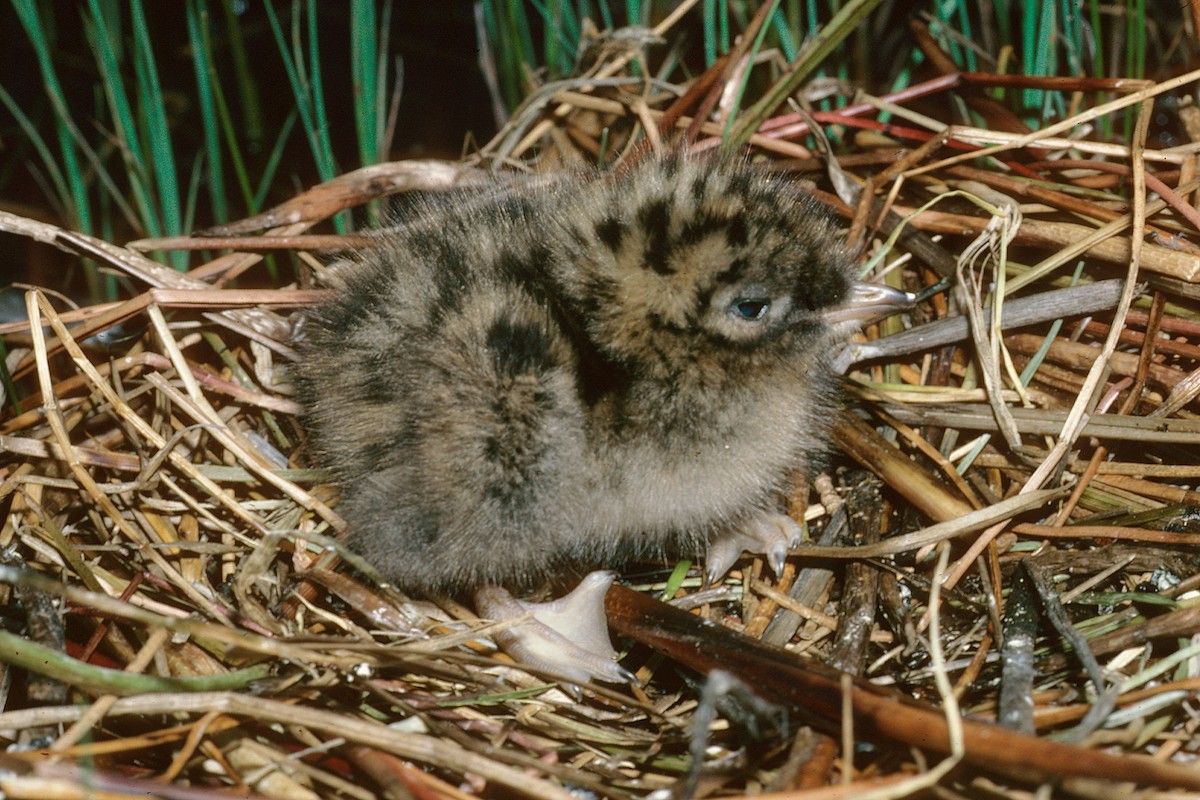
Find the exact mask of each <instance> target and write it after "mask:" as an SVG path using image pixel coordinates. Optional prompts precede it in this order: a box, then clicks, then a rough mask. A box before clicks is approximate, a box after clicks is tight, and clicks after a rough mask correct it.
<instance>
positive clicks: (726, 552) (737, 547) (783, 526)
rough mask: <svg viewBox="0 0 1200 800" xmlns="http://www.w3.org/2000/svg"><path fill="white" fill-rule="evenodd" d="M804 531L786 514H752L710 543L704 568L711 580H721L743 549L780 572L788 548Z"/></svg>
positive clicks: (796, 542) (793, 545) (798, 540)
mask: <svg viewBox="0 0 1200 800" xmlns="http://www.w3.org/2000/svg"><path fill="white" fill-rule="evenodd" d="M802 532H803V531H802V530H801V528H800V526H799V525H798V524H796V521H795V520H794V519H792V518H791V517H789V516H787V515H786V514H768V513H763V514H759V515H757V516H754V517H751V518H750V519H748V520H746V521H745V522H743V523H742V524H741V525H739V526H737V527H736V528H733V529H731V530H729V531H727V532H726V533H724V534H722V535H720V536H718V537H716V538H715V539H713V540H712V541H711V542H709V544H708V554H707V556H706V557H705V570H704V571H705V575H706V576H707V577H708V582H709V583H716V582H717V581H718V580H720V578H721V576H723V575H724V574H725V573H726V572H728V571H729V568H730V567H732V566H733V563H734V562H735V561H737V560H738V558H739V557H740V556H741V555H742V553H743V552H750V553H754V554H756V555H761V556H764V557H765V558H766V559H767V564H768V565H769V566H770V567H771V570H772V571H773V572H774V573H775V575H776V576H778V575H780V574H781V573H782V572H783V561H784V559H786V558H787V554H788V550H790V549H792V548H793V547H795V546H796V545H797V544H799V543H800V535H801V533H802Z"/></svg>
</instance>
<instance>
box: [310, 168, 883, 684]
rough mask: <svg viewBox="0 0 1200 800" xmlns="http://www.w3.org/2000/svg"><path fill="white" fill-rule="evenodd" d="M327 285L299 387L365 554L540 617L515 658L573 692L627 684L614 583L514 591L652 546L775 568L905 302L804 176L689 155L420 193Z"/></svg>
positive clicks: (394, 571)
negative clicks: (847, 403) (844, 362)
mask: <svg viewBox="0 0 1200 800" xmlns="http://www.w3.org/2000/svg"><path fill="white" fill-rule="evenodd" d="M332 273H333V274H332V275H331V283H333V284H334V288H335V289H336V293H335V298H334V299H333V300H332V301H331V302H330V303H328V304H327V305H325V306H324V307H323V308H320V309H319V310H317V311H316V312H315V313H314V314H313V315H312V316H311V318H310V319H309V320H308V321H307V322H306V330H305V334H304V336H303V339H302V341H301V342H300V343H299V347H300V350H301V355H302V358H301V360H300V361H299V363H298V364H297V366H296V377H297V383H298V386H299V389H300V395H301V399H302V401H303V403H304V405H305V406H306V409H307V415H306V423H307V426H308V428H309V430H310V431H311V435H312V440H313V444H314V452H315V453H316V454H317V456H318V459H319V460H320V461H321V462H323V463H324V464H325V465H326V466H327V467H329V468H330V469H331V470H332V472H333V474H334V475H335V477H336V479H337V481H338V482H339V483H340V485H341V488H342V498H341V505H340V511H341V512H342V514H343V516H344V517H345V519H346V520H347V522H348V523H349V526H350V537H351V538H350V543H351V546H352V547H353V548H354V549H355V550H356V551H358V552H359V553H361V554H362V555H363V556H364V557H365V558H366V559H367V560H368V561H369V562H371V563H372V564H373V565H375V566H376V567H377V568H378V569H379V570H380V571H381V572H382V573H383V574H384V575H386V576H388V577H389V578H391V579H392V580H394V581H395V582H396V584H397V585H398V586H399V587H401V588H403V589H405V590H410V591H415V592H449V593H461V592H467V591H471V592H476V593H477V595H476V596H477V599H478V602H479V604H480V605H481V612H483V613H486V614H487V615H489V616H521V615H523V614H525V613H526V611H528V610H532V611H533V616H534V617H535V618H537V619H538V620H540V622H541V623H544V624H545V626H547V627H543V625H541V624H536V623H534V624H522V625H519V626H517V627H515V628H512V629H510V631H509V632H508V634H507V635H506V636H505V637H504V638H503V639H502V641H501V643H502V644H503V645H505V646H506V647H508V648H509V649H510V650H511V651H512V652H514V654H515V655H516V656H517V657H518V658H519V659H521V660H524V661H527V662H529V663H532V664H534V665H537V666H543V667H548V668H550V669H552V670H554V671H556V672H558V673H560V674H563V675H565V676H567V677H568V678H570V679H572V680H574V681H576V682H583V681H585V680H586V679H588V678H590V677H598V678H602V679H605V680H626V679H629V677H630V676H629V675H628V673H626V672H625V671H624V670H623V669H622V668H621V667H619V666H618V665H617V664H616V662H615V653H613V651H612V647H611V645H610V644H609V642H608V637H607V630H606V628H605V627H604V617H603V604H602V599H603V594H604V591H605V590H606V589H607V587H608V585H609V583H610V582H611V580H612V576H611V574H610V573H598V574H594V575H592V576H589V578H587V579H585V580H584V582H583V583H582V584H581V588H580V589H579V590H578V591H577V592H576V593H574V594H572V595H570V596H568V597H567V598H564V599H563V600H559V601H556V602H555V603H552V604H546V605H538V604H526V603H523V602H521V601H517V600H514V599H513V598H512V596H511V595H510V594H509V593H508V591H507V590H521V589H525V588H528V587H530V586H532V585H534V584H535V583H536V582H539V581H542V580H544V579H546V578H549V577H553V576H557V575H562V574H564V573H566V574H571V573H572V572H574V571H577V570H580V569H595V568H598V567H610V566H616V565H619V564H620V563H622V562H624V561H626V560H628V559H630V558H633V557H639V556H654V555H668V554H682V555H694V554H699V553H708V555H709V562H708V573H709V575H710V577H719V575H720V574H723V573H724V571H725V570H726V569H727V568H728V567H729V565H730V564H731V563H732V561H733V560H734V559H735V558H736V557H737V556H738V555H740V553H741V552H742V550H743V549H752V550H756V551H759V552H763V553H765V554H766V556H767V559H768V562H769V563H770V565H771V566H772V567H773V568H774V569H775V570H776V571H778V570H779V569H780V568H781V567H782V564H783V559H784V557H785V556H786V553H787V549H788V547H789V546H791V545H792V544H793V543H794V540H795V538H796V536H797V534H798V533H799V528H798V526H797V525H796V523H795V522H793V521H792V520H791V519H789V518H788V517H786V516H784V515H783V514H781V513H780V511H779V502H780V497H781V494H782V493H783V492H784V491H785V490H786V488H787V487H788V485H789V482H790V480H791V477H792V476H793V475H794V474H795V473H796V472H797V470H802V469H804V468H805V466H806V465H807V464H808V463H809V461H810V459H811V458H812V457H814V456H815V455H818V454H820V453H821V452H822V451H823V450H825V449H826V447H827V430H828V428H829V420H830V417H831V414H832V412H833V409H834V407H835V404H836V402H837V392H836V384H837V379H836V377H835V375H834V374H833V372H832V370H831V369H830V363H831V361H832V359H833V357H834V356H835V355H836V353H837V351H838V350H839V349H840V347H841V345H842V343H843V342H844V340H845V338H846V337H847V336H848V334H849V333H850V331H852V330H853V329H854V327H855V326H856V325H857V322H856V320H857V319H858V318H860V317H862V316H864V315H868V314H871V315H877V314H873V312H874V311H876V310H878V309H881V308H882V309H884V310H887V309H889V308H895V307H897V306H899V305H902V304H903V298H901V297H899V295H898V293H891V294H889V293H888V291H887V290H881V289H879V288H877V287H865V286H863V285H861V284H855V283H854V282H853V280H852V277H851V268H850V261H849V259H848V257H847V255H846V254H845V253H844V252H843V248H842V246H841V238H840V235H839V233H838V232H837V230H836V229H834V228H833V227H832V226H831V225H830V223H829V221H828V220H827V219H826V217H825V215H824V214H823V213H822V212H821V211H820V210H819V209H818V208H816V207H815V206H814V204H813V202H812V201H811V200H810V199H809V198H808V197H806V196H805V194H804V193H803V192H802V191H800V190H799V189H798V188H797V186H796V185H795V184H794V183H793V182H791V181H789V180H787V179H785V178H784V177H781V176H778V175H775V174H772V173H769V172H766V171H763V170H760V169H758V168H755V167H753V166H750V165H748V164H746V163H744V162H741V161H727V160H708V161H705V160H700V159H698V158H694V157H684V156H670V157H663V158H655V159H650V160H646V161H644V162H642V163H639V164H637V165H635V166H632V167H629V168H627V169H625V170H624V171H621V172H618V173H616V174H612V175H599V174H585V175H573V176H567V177H564V178H561V179H559V180H556V181H555V182H553V183H550V184H542V185H539V186H537V187H525V188H516V189H505V188H501V187H496V188H494V189H491V190H488V191H484V192H483V193H482V194H481V193H480V191H479V190H478V189H476V190H474V191H473V192H472V191H464V192H460V193H451V194H448V195H443V196H439V197H436V198H433V199H427V200H423V201H419V202H418V204H417V207H416V208H415V209H412V210H410V212H409V213H408V214H406V217H405V219H404V221H403V224H402V225H400V226H398V227H395V228H393V229H388V230H387V231H385V232H383V234H382V235H381V242H380V244H379V246H377V247H375V248H372V249H369V250H366V251H363V252H362V253H361V254H359V256H358V257H357V258H356V259H354V260H352V261H350V262H346V263H343V264H341V265H339V266H338V268H337V269H335V270H332ZM584 620H590V623H588V624H585V623H584V622H583V621H584Z"/></svg>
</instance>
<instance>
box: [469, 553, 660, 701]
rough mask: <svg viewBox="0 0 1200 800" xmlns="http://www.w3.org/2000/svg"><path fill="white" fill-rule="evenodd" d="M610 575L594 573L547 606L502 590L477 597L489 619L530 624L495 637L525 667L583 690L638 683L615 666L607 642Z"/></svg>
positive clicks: (494, 589) (486, 588) (487, 588)
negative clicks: (596, 683)
mask: <svg viewBox="0 0 1200 800" xmlns="http://www.w3.org/2000/svg"><path fill="white" fill-rule="evenodd" d="M613 578H614V575H613V573H611V572H593V573H591V574H589V575H588V576H587V577H585V578H584V579H583V580H582V581H581V582H580V584H579V585H578V586H576V587H575V589H574V590H573V591H571V593H570V594H567V595H565V596H563V597H560V598H558V599H557V600H552V601H550V602H548V603H531V602H528V601H525V600H517V599H516V598H514V597H513V596H512V595H511V594H509V593H508V592H507V591H506V590H504V589H502V588H500V587H499V586H484V587H482V588H480V589H479V590H478V591H476V593H475V603H476V606H477V610H478V612H479V613H480V614H481V615H482V616H485V617H488V618H491V619H497V620H500V619H515V618H517V617H520V616H524V615H525V614H532V615H533V619H531V620H526V621H525V622H522V623H520V624H518V625H515V626H513V627H511V628H509V629H508V630H505V631H503V632H501V633H498V634H497V635H496V643H497V644H498V645H500V647H502V648H503V649H504V650H505V652H507V653H508V654H509V655H511V656H512V657H513V658H514V659H516V660H517V661H518V662H520V663H522V664H526V665H528V666H531V667H535V668H538V669H544V670H546V671H548V672H554V673H557V674H559V675H562V676H563V677H564V678H567V679H568V680H569V681H570V682H571V683H573V684H576V685H579V686H582V685H584V684H586V683H587V682H588V681H589V680H601V681H608V682H610V683H634V682H636V680H637V678H635V677H634V675H633V673H631V672H630V671H629V670H627V669H625V668H624V667H622V666H621V665H620V664H618V663H617V651H616V650H614V649H613V646H612V642H611V641H610V640H609V638H608V618H607V616H606V615H605V613H604V595H605V593H606V592H608V587H609V586H611V585H612V582H613Z"/></svg>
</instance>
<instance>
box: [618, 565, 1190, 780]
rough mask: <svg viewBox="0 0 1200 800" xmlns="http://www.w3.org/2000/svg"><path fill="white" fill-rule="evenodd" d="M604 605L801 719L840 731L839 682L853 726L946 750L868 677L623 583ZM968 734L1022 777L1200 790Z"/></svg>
mask: <svg viewBox="0 0 1200 800" xmlns="http://www.w3.org/2000/svg"><path fill="white" fill-rule="evenodd" d="M605 607H606V609H607V611H608V621H609V624H610V625H612V627H613V628H614V629H615V630H616V631H618V632H619V633H622V634H624V635H625V636H629V637H630V638H632V639H635V640H637V641H638V642H641V643H643V644H646V645H648V646H650V647H652V648H654V649H655V650H658V651H659V652H661V653H663V654H665V655H667V656H669V657H671V658H673V659H675V660H676V661H678V662H680V663H682V664H684V665H686V666H687V667H689V668H691V669H693V670H696V671H697V672H700V673H702V674H708V673H709V672H711V671H712V670H715V669H723V670H725V671H727V672H730V673H732V674H733V675H735V676H736V677H738V678H739V679H740V680H741V681H742V682H743V683H745V684H746V685H747V686H749V687H750V688H751V689H752V690H753V691H754V692H755V693H756V694H758V695H759V696H760V697H763V698H764V699H767V700H769V701H770V702H773V703H778V704H782V705H787V706H789V707H792V708H794V709H797V710H799V711H801V712H802V713H804V715H805V721H806V722H809V723H811V724H813V725H814V726H816V727H820V728H823V729H825V730H837V728H838V727H839V719H840V716H841V708H842V687H843V686H844V685H848V686H849V687H850V689H849V691H850V704H851V706H852V708H853V710H854V719H855V724H856V726H858V728H859V729H861V730H862V732H863V733H865V734H866V735H868V736H876V737H879V738H881V739H888V740H891V741H895V742H902V743H904V744H908V745H912V746H914V747H920V748H922V749H925V750H930V751H933V752H938V753H949V752H950V734H949V730H948V726H947V724H946V718H945V717H944V716H943V714H942V712H940V711H938V710H937V709H935V708H933V707H932V706H928V705H925V704H923V703H920V702H918V701H916V700H914V699H912V698H911V697H907V696H905V695H901V694H898V693H894V692H891V691H889V690H886V689H884V688H882V687H879V686H875V685H874V684H872V683H869V682H867V681H864V680H859V679H854V680H852V681H846V679H845V676H843V674H842V673H840V672H837V671H835V670H832V669H830V668H828V667H825V666H823V665H821V664H817V663H815V662H808V661H804V660H802V659H801V658H799V657H798V656H796V655H794V654H792V653H789V652H787V651H786V650H782V649H779V648H776V647H771V646H769V645H766V644H763V643H762V642H760V641H758V640H756V639H750V638H748V637H746V636H743V635H741V634H739V633H737V632H735V631H732V630H730V629H728V628H723V627H721V626H720V625H713V624H712V623H710V622H707V621H705V620H702V619H700V618H698V617H696V616H693V615H692V614H689V613H688V612H686V611H682V610H680V609H677V608H674V607H673V606H669V605H667V604H665V603H660V602H659V601H657V600H654V599H652V598H650V597H646V596H645V595H642V594H639V593H637V592H635V591H633V590H631V589H628V588H626V587H624V586H613V587H612V588H611V589H609V591H608V596H607V597H606V598H605ZM962 736H963V745H964V749H965V755H964V758H965V760H966V761H967V762H969V763H971V764H974V765H976V766H978V767H982V768H983V769H986V770H988V771H991V772H998V773H1002V774H1005V775H1008V776H1011V777H1016V778H1019V779H1021V780H1026V781H1027V780H1031V779H1033V780H1040V779H1056V778H1060V777H1067V776H1078V777H1084V778H1102V779H1106V780H1112V781H1134V782H1136V783H1142V784H1151V785H1155V786H1170V787H1180V788H1187V789H1194V790H1195V789H1200V770H1194V769H1190V768H1188V767H1184V766H1180V765H1178V764H1162V763H1159V762H1157V761H1155V760H1153V759H1151V758H1147V757H1146V756H1139V755H1114V754H1111V753H1106V752H1103V751H1100V750H1091V749H1088V748H1085V747H1076V746H1073V745H1067V744H1060V743H1058V742H1054V741H1050V740H1047V739H1041V738H1038V737H1036V736H1028V735H1026V734H1021V733H1015V732H1013V731H1010V730H1007V729H1005V728H1000V727H997V726H995V725H989V724H987V723H983V722H976V721H973V720H963V723H962Z"/></svg>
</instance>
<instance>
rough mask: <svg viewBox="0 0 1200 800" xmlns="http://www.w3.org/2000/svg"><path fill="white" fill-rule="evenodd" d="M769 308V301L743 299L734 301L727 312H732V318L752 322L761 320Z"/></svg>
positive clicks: (751, 298) (750, 298)
mask: <svg viewBox="0 0 1200 800" xmlns="http://www.w3.org/2000/svg"><path fill="white" fill-rule="evenodd" d="M770 307H771V301H770V300H767V299H764V298H757V297H743V298H739V299H737V300H734V301H733V304H732V305H731V306H730V307H729V310H730V311H731V312H733V314H734V316H737V317H740V318H741V319H745V320H751V321H753V320H759V319H762V318H763V316H764V315H765V314H766V313H767V309H768V308H770Z"/></svg>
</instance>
